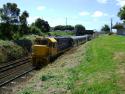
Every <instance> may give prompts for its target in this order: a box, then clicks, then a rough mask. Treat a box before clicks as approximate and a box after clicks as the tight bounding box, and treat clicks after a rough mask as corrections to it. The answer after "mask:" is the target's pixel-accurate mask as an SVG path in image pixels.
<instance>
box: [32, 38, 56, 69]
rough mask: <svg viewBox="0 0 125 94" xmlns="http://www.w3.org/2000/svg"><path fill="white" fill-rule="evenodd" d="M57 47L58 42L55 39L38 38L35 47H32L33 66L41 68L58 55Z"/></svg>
mask: <svg viewBox="0 0 125 94" xmlns="http://www.w3.org/2000/svg"><path fill="white" fill-rule="evenodd" d="M56 45H57V41H56V40H55V39H54V38H36V40H35V45H33V46H32V61H33V66H34V67H36V68H40V67H41V66H43V65H46V64H47V63H48V62H49V61H50V58H52V57H54V56H55V55H57V46H56Z"/></svg>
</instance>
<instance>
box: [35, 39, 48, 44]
mask: <svg viewBox="0 0 125 94" xmlns="http://www.w3.org/2000/svg"><path fill="white" fill-rule="evenodd" d="M35 43H36V44H40V45H48V40H47V39H41V40H36V41H35Z"/></svg>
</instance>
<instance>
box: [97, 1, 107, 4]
mask: <svg viewBox="0 0 125 94" xmlns="http://www.w3.org/2000/svg"><path fill="white" fill-rule="evenodd" d="M97 2H99V3H101V4H106V3H107V2H108V0H97Z"/></svg>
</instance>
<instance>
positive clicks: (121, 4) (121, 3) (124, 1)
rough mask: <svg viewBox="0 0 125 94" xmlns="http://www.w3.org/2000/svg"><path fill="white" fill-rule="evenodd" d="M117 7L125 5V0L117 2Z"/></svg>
mask: <svg viewBox="0 0 125 94" xmlns="http://www.w3.org/2000/svg"><path fill="white" fill-rule="evenodd" d="M116 1H117V5H120V6H121V7H122V6H124V5H125V0H116Z"/></svg>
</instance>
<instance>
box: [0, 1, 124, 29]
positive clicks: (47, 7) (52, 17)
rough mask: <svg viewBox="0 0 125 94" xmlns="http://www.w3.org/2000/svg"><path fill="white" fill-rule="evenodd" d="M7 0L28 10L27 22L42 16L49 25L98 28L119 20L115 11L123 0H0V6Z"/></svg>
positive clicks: (122, 3)
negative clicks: (79, 25)
mask: <svg viewBox="0 0 125 94" xmlns="http://www.w3.org/2000/svg"><path fill="white" fill-rule="evenodd" d="M7 2H11V3H17V5H18V7H19V8H20V9H21V12H23V11H24V10H26V11H28V13H29V18H28V23H29V24H31V23H32V22H34V21H35V20H36V19H37V18H42V19H44V20H46V21H48V23H49V24H50V26H52V27H53V26H56V25H66V18H67V24H68V25H73V26H75V25H76V24H82V25H83V26H85V28H86V29H92V30H100V29H101V27H102V26H103V25H104V24H108V25H110V22H111V21H110V19H111V18H112V19H113V24H115V23H116V22H121V21H120V19H119V17H117V13H118V12H119V10H120V8H121V7H122V6H124V5H125V0H0V8H1V7H2V6H3V4H6V3H7Z"/></svg>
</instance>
